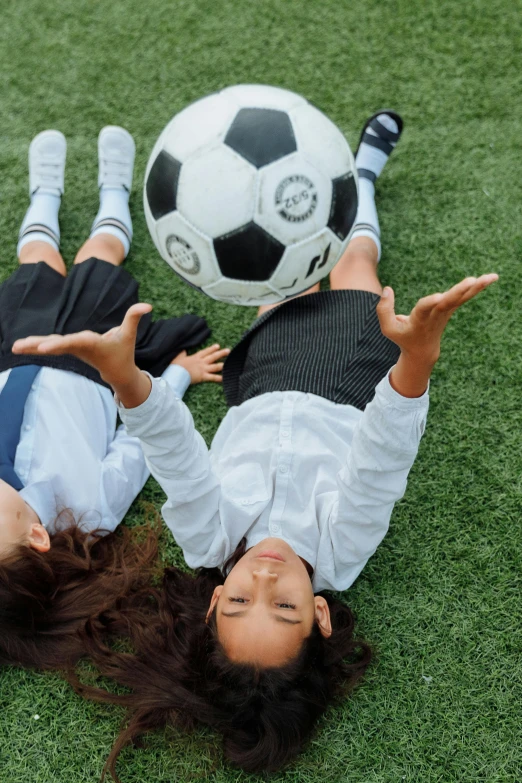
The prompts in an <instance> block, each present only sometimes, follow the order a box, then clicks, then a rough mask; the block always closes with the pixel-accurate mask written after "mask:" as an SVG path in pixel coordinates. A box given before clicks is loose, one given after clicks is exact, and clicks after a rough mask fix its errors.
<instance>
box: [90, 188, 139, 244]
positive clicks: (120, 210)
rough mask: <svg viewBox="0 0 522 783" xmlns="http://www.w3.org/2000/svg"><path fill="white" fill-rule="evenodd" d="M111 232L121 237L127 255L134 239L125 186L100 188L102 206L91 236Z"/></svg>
mask: <svg viewBox="0 0 522 783" xmlns="http://www.w3.org/2000/svg"><path fill="white" fill-rule="evenodd" d="M98 234H111V235H112V236H113V237H116V239H119V240H120V242H121V243H122V245H123V247H124V249H125V255H126V256H127V254H128V252H129V250H130V244H131V241H132V220H131V216H130V211H129V192H128V190H126V189H125V188H123V187H121V188H108V187H102V188H100V208H99V210H98V214H97V215H96V217H95V219H94V223H93V224H92V228H91V237H95V236H98Z"/></svg>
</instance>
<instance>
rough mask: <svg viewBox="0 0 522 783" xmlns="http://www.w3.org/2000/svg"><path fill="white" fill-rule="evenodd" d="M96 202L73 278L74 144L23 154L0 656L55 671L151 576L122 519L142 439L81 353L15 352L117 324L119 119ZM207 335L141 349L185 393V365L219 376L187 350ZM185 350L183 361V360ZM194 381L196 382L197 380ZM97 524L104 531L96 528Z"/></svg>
mask: <svg viewBox="0 0 522 783" xmlns="http://www.w3.org/2000/svg"><path fill="white" fill-rule="evenodd" d="M98 151H99V178H98V184H99V186H100V208H99V212H98V215H97V217H96V219H95V221H94V224H93V227H92V230H91V235H90V237H89V239H88V240H87V242H86V243H85V244H84V245H83V247H82V248H81V249H80V250H79V252H78V254H77V256H76V259H75V262H74V266H73V267H72V270H71V271H70V273H69V274H67V270H66V267H65V264H64V261H63V259H62V257H61V255H60V252H59V241H60V232H59V224H58V211H59V207H60V201H61V196H62V193H63V187H64V171H65V157H66V141H65V138H64V136H63V135H62V134H61V133H60V132H59V131H55V130H47V131H43V132H42V133H40V134H38V136H36V137H35V138H34V139H33V141H32V143H31V146H30V150H29V179H30V194H31V204H30V206H29V209H28V211H27V213H26V216H25V218H24V221H23V223H22V228H21V231H20V241H19V244H18V256H19V261H20V265H19V266H18V268H17V269H16V271H15V272H14V274H12V275H11V276H10V277H9V278H8V280H6V281H5V282H4V283H2V284H1V285H0V335H1V345H0V663H2V664H15V665H22V666H37V667H43V668H60V667H62V666H64V665H66V663H70V662H72V661H74V660H75V659H76V658H77V657H78V655H79V654H80V653H81V645H80V644H79V638H78V635H77V634H76V628H77V627H78V626H79V625H81V624H83V623H84V622H85V620H86V618H87V617H89V616H90V615H91V614H93V613H95V612H96V611H99V610H101V609H102V608H104V607H108V606H110V605H111V602H112V601H114V600H116V598H117V597H118V596H120V595H123V594H125V592H126V591H127V590H128V589H130V588H131V586H132V585H134V586H137V585H140V584H142V583H143V582H144V581H146V571H147V568H148V567H149V566H150V565H151V564H152V563H153V562H154V556H155V549H156V547H155V542H154V540H153V538H154V537H152V539H150V540H149V541H148V543H146V544H144V545H143V546H133V544H132V541H130V540H129V539H131V538H132V535H130V534H129V533H126V534H125V535H122V536H115V535H112V534H111V535H108V536H106V537H103V536H102V535H101V532H100V531H103V532H104V533H110V532H111V531H114V530H115V528H116V527H117V526H118V525H119V523H120V522H121V520H122V519H123V517H124V515H125V514H126V512H127V510H128V508H129V506H130V505H131V503H132V502H133V500H134V499H135V497H136V496H137V494H138V493H139V492H140V490H141V488H142V487H143V484H144V483H145V481H146V479H147V477H148V475H149V471H148V468H147V465H146V464H145V459H144V457H143V452H142V450H141V446H140V443H139V440H138V439H137V438H135V437H133V436H132V435H129V434H128V432H127V430H126V429H125V426H124V425H122V426H120V427H117V426H116V418H117V411H116V405H115V403H114V399H113V396H112V394H111V391H110V389H109V388H108V387H107V384H106V382H105V381H103V380H102V379H101V378H100V375H99V373H98V372H97V371H96V370H95V369H93V368H92V367H90V366H88V365H87V364H85V363H84V362H82V361H81V360H80V361H79V360H77V359H75V358H74V357H73V356H70V355H69V356H63V357H53V356H44V355H42V354H39V355H37V356H34V355H24V356H20V355H15V354H13V352H12V350H11V348H12V344H13V342H14V341H15V340H16V339H19V338H21V337H25V336H26V335H28V334H33V333H34V332H35V330H38V331H40V332H44V331H45V332H48V331H53V332H57V333H59V334H67V333H68V332H76V331H77V330H78V329H83V328H88V329H92V330H94V332H96V333H98V334H100V335H101V334H103V333H110V330H111V329H112V328H113V327H114V326H117V325H119V324H120V322H121V319H122V317H123V315H124V313H125V312H126V310H127V309H128V307H130V306H131V305H132V304H133V303H135V302H137V301H138V286H137V283H136V282H135V280H134V279H133V278H132V277H131V275H130V274H129V273H128V272H127V271H125V270H124V269H123V268H122V267H121V264H122V262H123V261H124V259H125V257H126V255H127V253H128V251H129V246H130V241H131V236H132V223H131V218H130V212H129V206H128V201H129V192H130V189H131V183H132V174H133V165H134V142H133V140H132V137H131V136H130V134H129V133H128V132H127V131H126V130H124V129H123V128H117V127H106V128H104V129H103V130H102V131H101V133H100V136H99V141H98ZM208 335H209V330H208V328H207V325H206V323H205V321H203V320H202V319H201V318H197V317H196V316H192V315H184V316H183V317H181V318H170V319H167V320H164V321H157V322H155V323H153V322H152V321H151V319H150V317H149V318H148V319H146V320H145V321H144V322H142V324H141V326H140V330H139V334H138V336H137V343H136V352H135V358H136V362H137V364H138V366H140V367H142V368H144V369H147V370H149V371H150V372H151V373H152V374H157V375H161V374H162V373H164V379H165V383H168V384H170V385H171V387H172V388H173V389H174V390H175V392H176V394H177V395H179V396H182V395H183V392H184V390H185V389H186V387H187V385H188V382H189V381H187V372H186V370H184V369H182V367H179V366H171V362H172V361H173V360H174V361H177V362H181V363H182V364H183V363H184V364H186V365H187V367H188V368H189V369H190V370H192V372H193V375H194V377H196V376H197V375H198V373H199V380H209V379H213V380H220V378H219V377H218V376H216V377H215V376H214V374H215V372H216V370H219V369H220V368H221V365H220V363H219V359H220V358H221V357H222V356H223V353H222V352H219V350H218V349H217V347H216V346H214V347H213V348H212V349H210V350H209V349H207V350H205V351H201V352H200V353H198V354H195V355H194V356H191V357H187V356H186V353H181V355H180V356H178V354H180V352H184V351H185V349H186V348H190V347H193V346H195V345H197V344H198V343H201V342H202V341H203V340H205V339H206V338H207V337H208ZM176 356H178V359H176V358H175V357H176ZM189 380H190V379H189ZM94 531H97V532H94Z"/></svg>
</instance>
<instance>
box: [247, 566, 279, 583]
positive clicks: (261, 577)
mask: <svg viewBox="0 0 522 783" xmlns="http://www.w3.org/2000/svg"><path fill="white" fill-rule="evenodd" d="M252 576H253V577H254V579H256V580H257V581H258V582H277V578H278V575H277V574H275V573H274V572H273V571H270V570H269V569H268V568H256V570H255V571H252Z"/></svg>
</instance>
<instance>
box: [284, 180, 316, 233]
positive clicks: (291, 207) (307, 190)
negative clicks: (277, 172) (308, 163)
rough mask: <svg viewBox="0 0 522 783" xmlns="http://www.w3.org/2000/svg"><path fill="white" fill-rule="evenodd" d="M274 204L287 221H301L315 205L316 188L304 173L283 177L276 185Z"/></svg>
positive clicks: (311, 211) (306, 218)
mask: <svg viewBox="0 0 522 783" xmlns="http://www.w3.org/2000/svg"><path fill="white" fill-rule="evenodd" d="M275 205H276V209H277V211H278V213H279V215H280V216H281V217H282V218H283V219H284V220H288V222H289V223H302V222H303V221H304V220H308V218H309V217H310V216H311V215H312V214H313V213H314V211H315V208H316V206H317V188H316V187H315V185H314V183H313V182H312V180H311V179H308V177H305V176H304V174H293V175H292V176H291V177H285V178H284V179H283V180H282V181H281V182H280V183H279V185H278V186H277V190H276V192H275Z"/></svg>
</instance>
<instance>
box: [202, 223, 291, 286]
mask: <svg viewBox="0 0 522 783" xmlns="http://www.w3.org/2000/svg"><path fill="white" fill-rule="evenodd" d="M214 250H215V252H216V256H217V260H218V264H219V268H220V269H221V272H222V273H223V274H224V275H225V277H230V278H231V279H232V280H248V281H255V282H260V281H262V280H268V279H269V278H270V277H271V276H272V274H273V272H274V271H275V269H276V267H277V265H278V264H279V262H280V260H281V258H282V257H283V253H284V252H285V246H284V245H282V244H281V242H278V241H277V239H274V237H272V236H270V234H267V232H266V231H264V229H262V228H261V227H260V226H258V225H257V224H256V223H248V224H247V225H246V226H242V227H241V228H238V229H237V231H232V232H231V233H230V234H226V236H222V237H218V238H217V239H214Z"/></svg>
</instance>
